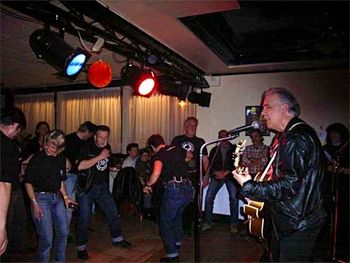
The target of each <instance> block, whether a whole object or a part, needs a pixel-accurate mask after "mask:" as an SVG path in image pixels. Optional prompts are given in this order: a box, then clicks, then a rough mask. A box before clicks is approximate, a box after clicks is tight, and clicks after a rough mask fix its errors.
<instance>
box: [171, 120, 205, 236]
mask: <svg viewBox="0 0 350 263" xmlns="http://www.w3.org/2000/svg"><path fill="white" fill-rule="evenodd" d="M197 127H198V120H197V118H195V117H188V118H187V119H186V120H185V122H184V130H185V134H184V135H179V136H176V137H174V139H173V140H172V143H171V144H172V145H175V146H177V147H182V148H183V149H185V150H186V152H187V158H189V159H190V160H191V161H189V162H188V164H187V170H188V173H189V177H190V180H191V181H192V184H193V186H194V187H195V189H196V191H198V189H199V188H198V187H199V170H200V169H199V168H200V166H199V161H200V160H199V155H200V148H201V147H202V145H203V144H204V143H205V141H204V140H203V139H202V138H199V137H197V136H196V133H197ZM208 166H209V159H208V151H207V148H204V150H203V175H204V174H205V173H206V171H207V168H208ZM203 175H202V176H203ZM208 182H209V181H208V180H205V181H204V185H203V186H206V185H207V184H208ZM196 197H197V194H196ZM198 210H199V209H198V207H197V200H196V199H195V200H194V202H192V203H190V204H189V205H188V206H187V207H186V209H185V211H184V213H183V223H184V231H185V232H186V233H187V234H191V233H192V231H191V229H192V224H193V222H194V219H195V218H197V217H198V213H197V212H198Z"/></svg>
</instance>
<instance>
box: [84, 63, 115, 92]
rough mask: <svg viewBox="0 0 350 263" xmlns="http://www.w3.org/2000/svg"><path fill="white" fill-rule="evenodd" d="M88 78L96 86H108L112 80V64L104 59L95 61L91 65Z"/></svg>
mask: <svg viewBox="0 0 350 263" xmlns="http://www.w3.org/2000/svg"><path fill="white" fill-rule="evenodd" d="M88 79H89V81H90V83H91V84H92V85H93V86H95V87H96V88H104V87H106V86H107V85H108V84H109V83H110V82H111V80H112V68H111V66H110V65H109V64H108V63H107V62H105V61H103V60H98V61H95V62H94V63H92V64H91V65H90V67H89V70H88Z"/></svg>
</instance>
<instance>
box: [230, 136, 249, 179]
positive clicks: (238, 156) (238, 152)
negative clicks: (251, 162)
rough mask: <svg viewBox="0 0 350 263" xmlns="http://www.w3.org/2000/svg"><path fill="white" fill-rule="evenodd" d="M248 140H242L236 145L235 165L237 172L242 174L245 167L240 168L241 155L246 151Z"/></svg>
mask: <svg viewBox="0 0 350 263" xmlns="http://www.w3.org/2000/svg"><path fill="white" fill-rule="evenodd" d="M246 142H247V140H240V141H239V142H238V143H237V144H236V150H235V152H234V156H233V157H234V162H233V165H234V166H235V167H236V170H237V172H238V173H242V172H243V169H244V168H243V167H239V161H240V159H241V155H242V153H243V151H244V149H245V144H246Z"/></svg>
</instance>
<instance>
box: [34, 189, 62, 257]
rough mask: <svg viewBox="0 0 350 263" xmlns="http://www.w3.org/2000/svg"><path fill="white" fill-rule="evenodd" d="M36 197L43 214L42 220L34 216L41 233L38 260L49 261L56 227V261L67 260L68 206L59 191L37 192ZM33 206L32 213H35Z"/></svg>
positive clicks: (38, 230) (36, 226)
mask: <svg viewBox="0 0 350 263" xmlns="http://www.w3.org/2000/svg"><path fill="white" fill-rule="evenodd" d="M35 199H36V200H37V202H38V204H39V205H40V207H41V209H42V211H43V216H42V217H41V218H40V221H38V220H37V219H35V218H34V216H33V221H34V224H35V228H36V231H37V233H38V235H39V242H38V247H37V255H36V260H37V261H38V262H49V259H50V250H51V247H52V239H53V231H52V230H53V229H52V226H53V227H54V229H55V241H54V244H55V247H54V252H55V261H56V262H65V259H66V254H65V251H66V245H67V236H68V231H67V218H66V208H65V206H64V202H63V199H62V196H61V194H60V193H59V192H57V193H55V194H54V193H45V194H41V193H35ZM33 214H34V213H33V208H32V215H33Z"/></svg>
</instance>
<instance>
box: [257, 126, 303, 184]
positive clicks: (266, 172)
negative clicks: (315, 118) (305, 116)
mask: <svg viewBox="0 0 350 263" xmlns="http://www.w3.org/2000/svg"><path fill="white" fill-rule="evenodd" d="M300 124H305V122H302V121H300V122H297V123H295V124H293V125H292V126H291V127H290V128H289V129H288V131H291V130H292V129H293V128H294V127H296V126H298V125H300ZM276 139H277V138H276ZM277 148H278V140H277V143H276V144H275V145H274V147H273V148H272V151H271V152H273V155H272V157H271V159H270V161H269V163H268V164H267V166H266V168H265V170H264V172H263V173H262V175H261V176H260V178H259V182H262V181H264V178H265V176H266V175H268V176H269V177H271V176H272V163H273V161H274V160H275V158H276V154H277ZM269 179H270V178H269Z"/></svg>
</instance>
